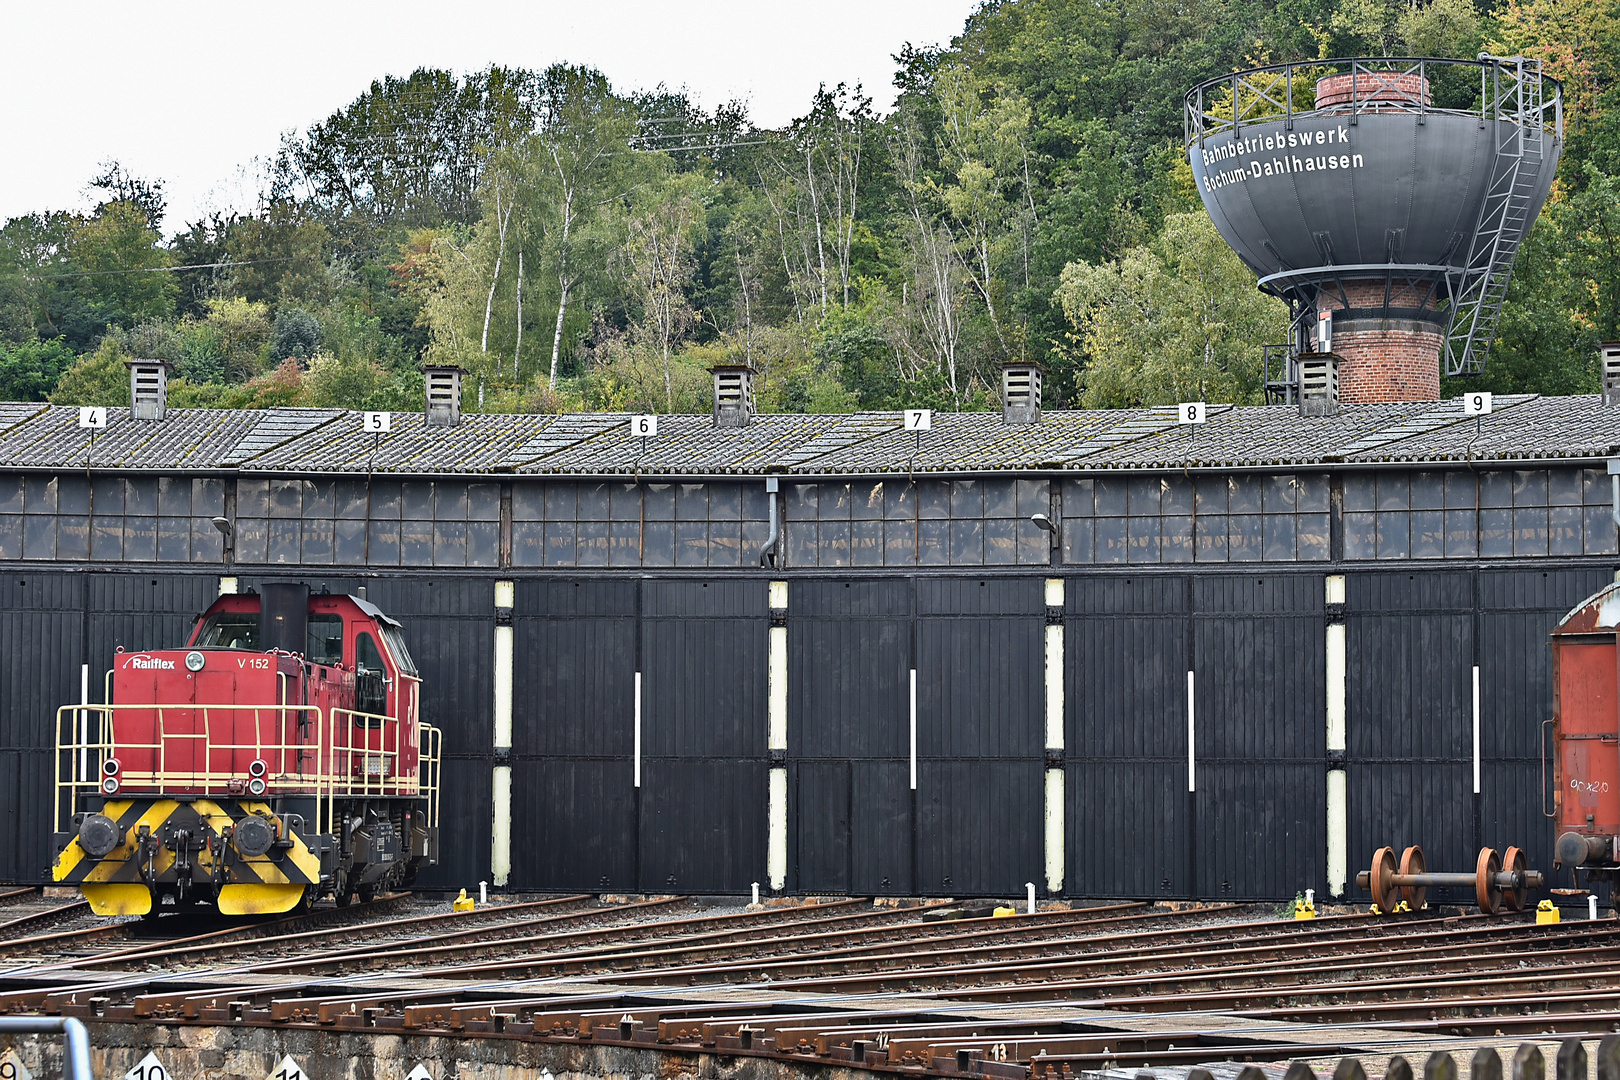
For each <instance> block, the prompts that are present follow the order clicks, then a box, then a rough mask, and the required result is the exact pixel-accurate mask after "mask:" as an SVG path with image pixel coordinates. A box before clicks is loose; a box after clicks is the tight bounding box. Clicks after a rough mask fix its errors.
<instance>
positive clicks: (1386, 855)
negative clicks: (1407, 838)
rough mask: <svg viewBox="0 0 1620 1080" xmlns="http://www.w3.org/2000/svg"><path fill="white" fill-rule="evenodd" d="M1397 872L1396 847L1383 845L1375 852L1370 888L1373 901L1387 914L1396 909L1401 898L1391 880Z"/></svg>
mask: <svg viewBox="0 0 1620 1080" xmlns="http://www.w3.org/2000/svg"><path fill="white" fill-rule="evenodd" d="M1394 873H1395V849H1394V848H1387V847H1381V848H1379V849H1378V850H1377V851H1375V852H1373V857H1372V873H1371V874H1370V875H1369V879H1370V880H1369V881H1368V888H1369V889H1370V891H1371V892H1372V894H1373V903H1374V904H1377V905H1378V910H1379V911H1382V912H1383V913H1384V914H1385V915H1388V914H1389V913H1390V912H1392V911H1394V910H1395V905H1396V903H1397V902H1398V900H1399V897H1398V895H1397V892H1396V888H1395V885H1394V884H1393V883H1392V882H1391V881H1390V880H1389V879H1390V876H1391V875H1392V874H1394Z"/></svg>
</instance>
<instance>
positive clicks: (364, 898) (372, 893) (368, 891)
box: [355, 885, 377, 904]
mask: <svg viewBox="0 0 1620 1080" xmlns="http://www.w3.org/2000/svg"><path fill="white" fill-rule="evenodd" d="M355 891H356V892H358V893H359V894H360V902H361V903H362V904H369V903H371V902H372V901H373V900H375V899H377V887H376V886H375V885H361V886H360V887H359V888H358V889H356V890H355Z"/></svg>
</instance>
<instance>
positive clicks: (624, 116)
mask: <svg viewBox="0 0 1620 1080" xmlns="http://www.w3.org/2000/svg"><path fill="white" fill-rule="evenodd" d="M635 134H636V116H635V114H634V112H633V111H632V110H631V108H630V106H629V105H628V104H627V103H626V102H625V101H623V100H622V99H620V98H618V97H616V96H615V95H614V94H613V91H612V89H611V88H610V87H609V85H608V81H607V79H606V78H605V77H604V76H603V75H602V74H601V73H600V72H598V71H594V70H591V69H589V68H581V67H570V66H568V65H564V64H558V65H555V66H553V67H551V68H549V69H547V71H546V72H545V74H544V75H542V76H541V108H540V116H539V129H538V130H537V131H536V132H535V134H533V135H532V136H530V137H529V138H528V139H527V140H525V141H524V144H523V146H522V148H521V151H520V156H519V162H520V168H521V171H522V174H523V177H524V181H525V183H524V185H523V187H524V199H525V205H524V216H525V219H526V220H525V226H526V227H527V228H532V229H533V230H534V232H535V233H536V235H538V236H539V238H540V240H541V243H542V245H543V248H544V255H545V271H544V273H545V274H546V276H547V277H548V279H549V281H550V283H551V285H552V287H553V288H554V289H555V299H556V304H557V316H556V320H555V323H554V325H553V329H552V335H551V368H550V378H549V382H550V386H551V388H552V389H553V390H555V389H556V387H557V374H558V365H559V361H560V359H561V356H562V344H563V325H564V323H565V322H566V320H567V318H568V306H569V304H570V302H571V301H572V300H573V299H574V295H575V290H576V289H577V288H578V287H579V284H580V282H581V281H582V279H583V278H584V276H585V274H586V273H587V272H588V271H589V270H590V269H591V267H592V257H593V250H592V249H594V248H599V247H601V246H602V244H603V240H604V239H605V238H604V236H603V231H604V230H603V228H602V226H603V224H604V222H603V218H604V217H605V216H606V214H605V211H606V208H607V206H608V204H609V203H610V202H612V201H613V200H614V199H615V198H617V197H620V196H621V195H622V194H623V189H624V188H625V186H626V184H627V180H628V178H629V176H630V175H631V174H632V173H633V171H634V164H635V163H634V161H633V156H634V152H633V151H632V150H631V149H630V142H631V139H632V138H633V137H634V136H635Z"/></svg>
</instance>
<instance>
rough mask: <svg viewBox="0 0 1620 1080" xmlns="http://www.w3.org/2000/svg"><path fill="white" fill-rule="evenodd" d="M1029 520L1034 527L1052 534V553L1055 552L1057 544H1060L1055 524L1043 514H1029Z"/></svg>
mask: <svg viewBox="0 0 1620 1080" xmlns="http://www.w3.org/2000/svg"><path fill="white" fill-rule="evenodd" d="M1029 520H1031V521H1033V522H1034V523H1035V525H1036V527H1038V528H1040V529H1043V530H1044V531H1046V532H1048V533H1051V534H1052V549H1053V550H1054V551H1055V550H1057V547H1058V544H1059V543H1060V542H1061V537H1060V534H1059V531H1058V525H1057V522H1055V521H1053V520H1052V519H1051V518H1049V517H1047V516H1046V515H1045V514H1031V515H1029Z"/></svg>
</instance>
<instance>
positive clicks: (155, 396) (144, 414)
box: [124, 360, 170, 420]
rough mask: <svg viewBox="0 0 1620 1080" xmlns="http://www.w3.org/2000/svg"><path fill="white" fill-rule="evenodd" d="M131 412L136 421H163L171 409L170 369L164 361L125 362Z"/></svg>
mask: <svg viewBox="0 0 1620 1080" xmlns="http://www.w3.org/2000/svg"><path fill="white" fill-rule="evenodd" d="M124 363H125V365H126V366H128V368H129V410H130V415H131V416H133V417H134V418H135V419H136V420H161V419H163V414H164V413H165V412H167V411H168V407H169V367H170V365H169V364H168V363H167V362H165V361H163V360H125V361H124Z"/></svg>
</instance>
